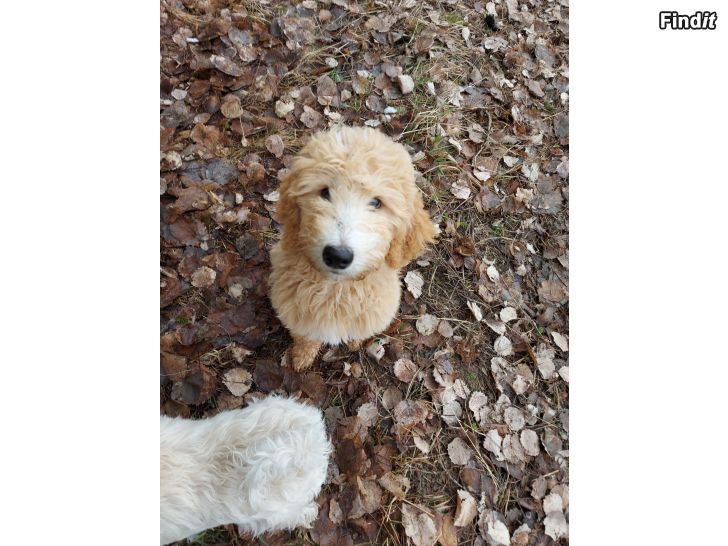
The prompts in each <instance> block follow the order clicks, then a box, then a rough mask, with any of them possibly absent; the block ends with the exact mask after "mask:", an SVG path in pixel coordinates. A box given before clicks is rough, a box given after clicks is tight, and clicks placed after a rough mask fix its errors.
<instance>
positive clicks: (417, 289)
mask: <svg viewBox="0 0 728 546" xmlns="http://www.w3.org/2000/svg"><path fill="white" fill-rule="evenodd" d="M404 284H405V286H406V287H407V290H408V291H409V292H410V294H412V295H413V296H414V297H415V299H417V298H419V297H420V296H421V295H422V287H423V286H425V280H424V279H423V278H422V275H420V274H419V273H418V272H417V271H408V272H407V274H406V275H405V276H404Z"/></svg>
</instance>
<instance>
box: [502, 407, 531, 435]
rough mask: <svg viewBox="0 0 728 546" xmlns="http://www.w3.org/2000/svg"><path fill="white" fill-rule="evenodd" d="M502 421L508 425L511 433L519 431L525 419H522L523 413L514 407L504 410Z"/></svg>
mask: <svg viewBox="0 0 728 546" xmlns="http://www.w3.org/2000/svg"><path fill="white" fill-rule="evenodd" d="M503 419H504V420H505V422H506V424H507V425H508V428H510V429H511V430H513V431H519V430H521V429H522V428H523V427H524V426H525V424H526V419H525V418H524V417H523V412H522V411H521V410H519V409H518V408H514V407H510V408H506V409H505V411H504V412H503Z"/></svg>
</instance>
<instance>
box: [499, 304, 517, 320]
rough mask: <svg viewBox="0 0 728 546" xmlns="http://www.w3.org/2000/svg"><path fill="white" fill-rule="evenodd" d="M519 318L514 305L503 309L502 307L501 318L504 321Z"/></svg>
mask: <svg viewBox="0 0 728 546" xmlns="http://www.w3.org/2000/svg"><path fill="white" fill-rule="evenodd" d="M517 318H518V314H517V313H516V310H515V309H514V308H513V307H504V308H503V309H501V312H500V319H501V320H502V321H503V322H510V321H512V320H516V319H517Z"/></svg>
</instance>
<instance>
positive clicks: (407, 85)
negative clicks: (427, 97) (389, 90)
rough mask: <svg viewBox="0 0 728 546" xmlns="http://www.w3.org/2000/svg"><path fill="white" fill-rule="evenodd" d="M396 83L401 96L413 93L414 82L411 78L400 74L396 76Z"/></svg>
mask: <svg viewBox="0 0 728 546" xmlns="http://www.w3.org/2000/svg"><path fill="white" fill-rule="evenodd" d="M397 81H398V82H399V89H400V90H401V91H402V94H403V95H407V94H409V93H412V91H414V89H415V82H414V80H413V79H412V76H408V75H407V74H400V75H399V76H397Z"/></svg>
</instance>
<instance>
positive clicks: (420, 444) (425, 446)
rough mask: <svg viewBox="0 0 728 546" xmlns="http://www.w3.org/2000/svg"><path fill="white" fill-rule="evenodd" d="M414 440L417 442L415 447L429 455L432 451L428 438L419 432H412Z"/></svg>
mask: <svg viewBox="0 0 728 546" xmlns="http://www.w3.org/2000/svg"><path fill="white" fill-rule="evenodd" d="M412 440H413V441H414V443H415V447H416V448H417V449H419V450H420V451H421V452H422V453H424V454H425V455H427V454H428V453H429V452H430V449H431V446H430V444H429V442H427V440H425V439H424V438H423V437H422V436H420V435H419V434H417V433H416V432H413V433H412Z"/></svg>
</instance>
